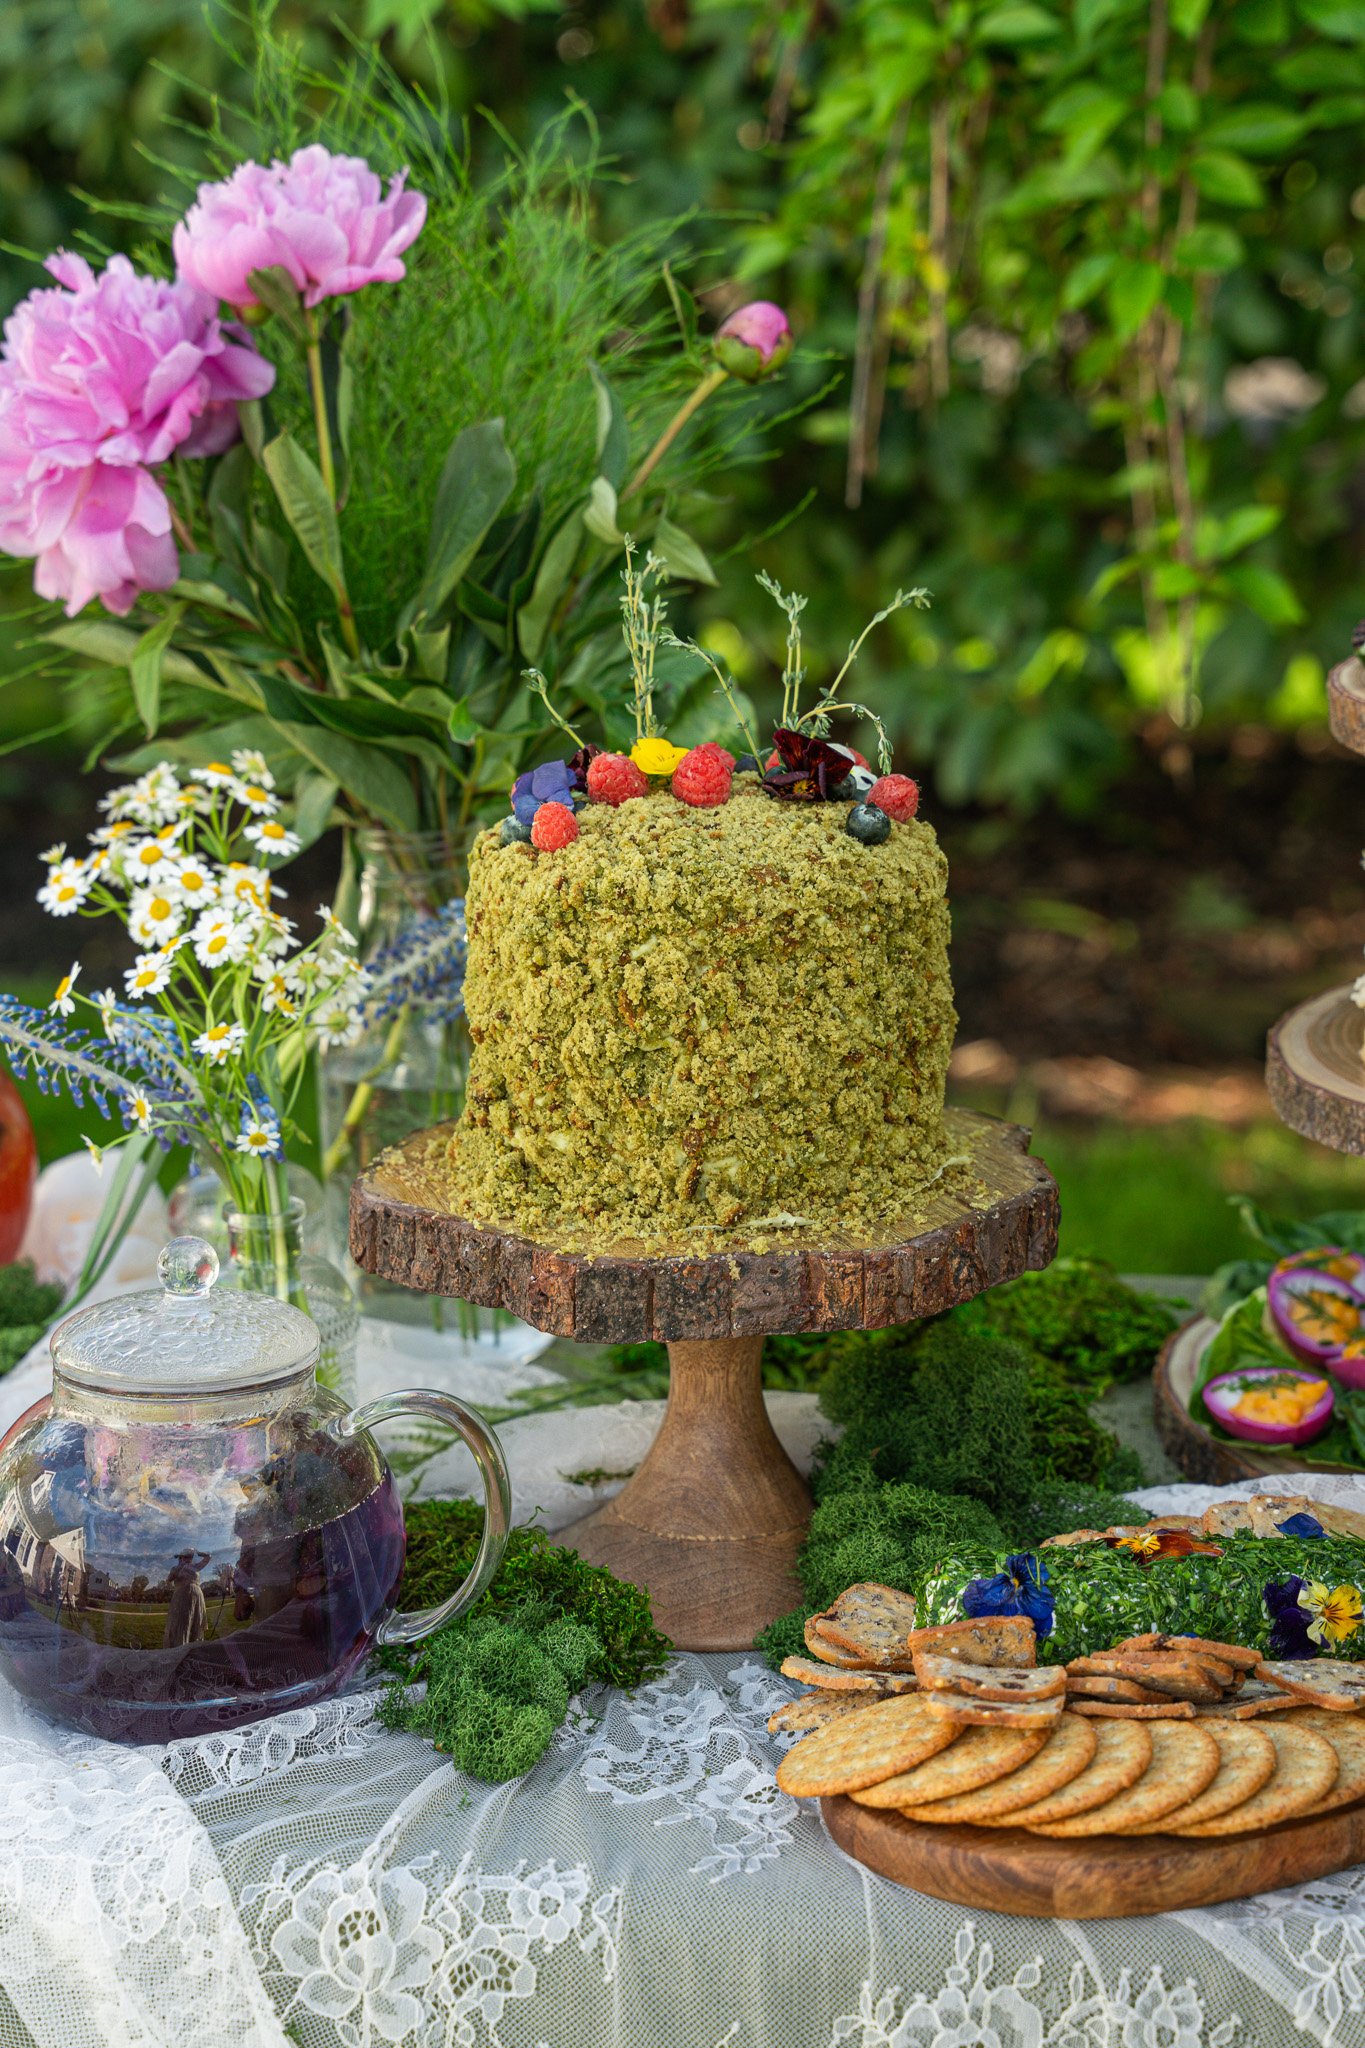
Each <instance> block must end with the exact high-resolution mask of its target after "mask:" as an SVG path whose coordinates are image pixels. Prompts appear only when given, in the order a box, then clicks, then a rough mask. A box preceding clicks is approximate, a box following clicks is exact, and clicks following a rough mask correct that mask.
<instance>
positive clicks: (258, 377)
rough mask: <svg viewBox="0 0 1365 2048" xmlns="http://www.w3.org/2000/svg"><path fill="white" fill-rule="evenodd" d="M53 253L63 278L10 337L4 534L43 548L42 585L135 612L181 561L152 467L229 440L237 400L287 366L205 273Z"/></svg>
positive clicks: (1, 359) (2, 447)
mask: <svg viewBox="0 0 1365 2048" xmlns="http://www.w3.org/2000/svg"><path fill="white" fill-rule="evenodd" d="M47 268H48V270H49V271H50V272H51V273H52V275H53V276H54V277H55V278H56V279H57V287H56V288H54V287H52V286H50V285H47V286H43V287H41V288H40V289H39V290H38V291H34V292H30V293H29V295H28V297H27V298H26V299H25V300H24V301H23V303H22V304H21V305H19V306H17V307H16V308H15V310H14V312H13V313H12V314H11V315H10V317H9V319H8V320H7V321H6V322H5V330H4V332H5V340H4V347H3V350H0V548H3V549H4V550H5V552H6V553H7V554H11V555H19V556H22V557H27V558H36V562H37V567H36V569H35V571H34V578H33V581H34V587H35V589H36V590H37V591H38V593H39V595H40V596H42V597H55V598H60V599H62V600H63V601H64V602H65V605H66V609H67V612H68V614H72V613H75V612H78V611H79V610H80V609H81V607H82V606H83V605H85V604H88V603H89V601H90V599H91V598H92V597H99V598H101V599H103V601H104V604H105V605H106V607H107V608H108V610H110V611H117V612H126V611H127V610H128V609H129V607H130V605H131V604H132V603H133V601H134V599H135V598H136V597H137V594H138V592H139V590H164V589H165V588H166V587H167V585H168V584H171V583H173V582H174V581H175V579H176V576H177V574H178V562H177V558H176V552H175V543H174V542H173V540H172V539H171V537H170V536H171V517H170V507H169V505H168V503H167V501H166V496H165V493H164V492H163V490H162V489H161V486H160V484H158V483H157V482H156V480H155V478H154V477H153V476H152V475H151V473H150V469H151V466H152V465H154V464H156V463H160V462H164V461H165V460H166V458H167V456H169V455H171V454H172V453H173V452H174V451H175V450H176V449H177V448H179V449H183V450H184V451H185V452H186V453H190V454H207V453H210V452H215V451H216V450H218V449H221V448H225V447H226V446H227V445H228V443H229V441H230V440H231V439H232V438H233V437H234V435H235V433H236V431H237V417H236V401H237V400H239V399H246V398H260V397H262V396H263V395H264V393H265V392H267V391H268V390H269V389H270V387H271V385H272V384H273V383H274V381H275V372H274V369H273V367H272V366H271V364H269V363H267V362H266V361H265V360H264V358H263V357H261V356H259V355H257V353H256V351H255V350H254V349H253V348H251V347H250V346H249V345H248V344H247V343H246V342H245V341H244V340H239V339H235V338H233V337H232V335H231V333H230V331H229V330H228V329H226V328H224V326H223V324H222V322H221V321H220V320H219V319H218V316H217V313H216V310H215V308H214V305H213V303H212V301H211V300H209V299H206V298H204V297H203V295H202V294H201V293H200V292H197V291H195V290H194V289H193V287H192V286H190V285H187V284H169V283H167V282H166V281H165V280H164V279H161V278H155V277H142V276H140V275H139V274H138V273H137V271H135V270H134V269H133V267H132V265H131V263H129V261H128V259H127V257H126V256H115V257H113V258H112V259H111V261H110V262H109V264H108V265H107V267H106V268H105V269H104V270H103V271H102V272H101V273H100V274H99V276H98V277H97V276H96V275H95V273H94V272H93V271H92V270H91V268H90V266H89V264H88V263H87V262H85V260H84V259H83V258H82V257H79V256H70V255H67V254H65V253H64V252H61V251H59V252H58V254H57V255H55V256H53V257H51V258H49V260H48V264H47Z"/></svg>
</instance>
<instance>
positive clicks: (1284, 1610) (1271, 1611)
mask: <svg viewBox="0 0 1365 2048" xmlns="http://www.w3.org/2000/svg"><path fill="white" fill-rule="evenodd" d="M1303 1590H1304V1582H1303V1580H1302V1579H1299V1578H1287V1579H1270V1580H1268V1581H1267V1582H1266V1585H1265V1588H1264V1590H1263V1591H1262V1594H1261V1598H1262V1600H1263V1601H1264V1602H1265V1611H1266V1613H1267V1614H1268V1615H1269V1616H1270V1654H1271V1656H1272V1657H1316V1656H1317V1655H1318V1645H1317V1644H1316V1643H1315V1642H1314V1641H1313V1639H1312V1637H1311V1636H1310V1635H1309V1633H1308V1625H1309V1623H1310V1622H1311V1621H1312V1619H1313V1617H1312V1614H1311V1613H1310V1611H1309V1610H1308V1609H1307V1608H1306V1607H1301V1606H1300V1605H1299V1595H1300V1593H1302V1592H1303Z"/></svg>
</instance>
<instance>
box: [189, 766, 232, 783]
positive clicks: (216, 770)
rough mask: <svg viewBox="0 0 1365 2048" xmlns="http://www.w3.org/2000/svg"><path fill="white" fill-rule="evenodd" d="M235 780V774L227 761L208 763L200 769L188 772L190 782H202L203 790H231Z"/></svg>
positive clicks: (192, 769)
mask: <svg viewBox="0 0 1365 2048" xmlns="http://www.w3.org/2000/svg"><path fill="white" fill-rule="evenodd" d="M236 780H237V776H236V773H235V771H234V769H233V767H232V764H231V763H230V762H228V761H208V762H206V763H205V765H204V766H203V767H202V768H191V770H190V781H191V782H202V783H203V785H204V787H205V789H231V787H232V785H233V783H234V782H235V781H236Z"/></svg>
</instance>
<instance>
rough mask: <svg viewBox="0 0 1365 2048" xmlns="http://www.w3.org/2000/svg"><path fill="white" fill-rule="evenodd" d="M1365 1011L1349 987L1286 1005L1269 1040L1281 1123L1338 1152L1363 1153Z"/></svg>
mask: <svg viewBox="0 0 1365 2048" xmlns="http://www.w3.org/2000/svg"><path fill="white" fill-rule="evenodd" d="M1362 750H1363V751H1365V748H1363V749H1362ZM1363 1042H1365V1012H1362V1011H1361V1010H1359V1009H1358V1008H1357V1007H1356V1005H1355V1004H1354V1003H1353V1002H1352V1001H1351V991H1350V989H1349V988H1334V989H1329V990H1328V991H1327V993H1326V994H1325V995H1321V996H1313V997H1312V998H1310V1000H1309V1001H1308V1002H1306V1003H1299V1004H1298V1005H1297V1006H1296V1008H1294V1009H1292V1010H1287V1011H1286V1012H1285V1014H1284V1016H1283V1017H1281V1019H1280V1021H1279V1023H1278V1024H1276V1025H1275V1026H1274V1027H1273V1029H1272V1030H1271V1033H1270V1037H1269V1039H1268V1041H1267V1044H1266V1062H1265V1079H1266V1087H1267V1089H1268V1090H1269V1092H1270V1100H1271V1102H1272V1103H1273V1104H1274V1107H1275V1113H1276V1115H1277V1116H1278V1117H1279V1118H1280V1120H1281V1122H1282V1123H1286V1124H1288V1125H1289V1128H1290V1129H1291V1130H1293V1131H1299V1132H1301V1133H1302V1135H1303V1136H1304V1137H1305V1138H1316V1139H1317V1141H1318V1142H1319V1144H1322V1145H1330V1146H1332V1148H1333V1149H1334V1150H1335V1151H1337V1152H1355V1153H1365V1058H1362V1056H1361V1047H1362V1043H1363Z"/></svg>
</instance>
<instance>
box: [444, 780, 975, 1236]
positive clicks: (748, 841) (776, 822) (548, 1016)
mask: <svg viewBox="0 0 1365 2048" xmlns="http://www.w3.org/2000/svg"><path fill="white" fill-rule="evenodd" d="M846 817H847V808H846V806H844V805H842V804H837V803H827V802H822V803H782V802H778V801H775V800H774V798H773V797H772V795H771V794H768V793H766V792H764V791H763V790H762V789H761V787H760V785H759V782H758V780H757V778H756V777H755V776H752V775H740V776H738V777H736V779H735V782H734V788H733V792H732V794H731V795H730V798H729V801H728V802H725V803H723V804H720V805H718V806H716V807H715V808H709V809H702V808H695V807H693V806H692V805H689V804H686V803H682V802H680V801H679V800H678V799H677V797H675V796H674V795H673V794H672V793H671V791H670V790H669V789H667V788H666V787H660V786H657V785H655V786H651V788H650V790H649V793H648V794H647V795H644V796H639V797H635V798H633V799H631V800H630V801H628V802H624V803H621V804H619V805H617V806H613V805H612V804H610V803H600V804H599V803H592V804H588V805H587V806H586V807H585V808H583V809H582V810H581V811H580V812H579V815H578V821H577V822H578V826H579V831H578V835H577V837H576V838H575V839H574V840H573V842H572V844H570V845H567V846H565V847H563V848H561V849H559V850H557V851H556V852H555V853H554V854H553V856H552V857H547V856H545V855H542V854H539V853H537V852H536V851H535V849H534V848H533V847H532V846H531V845H529V844H526V843H524V842H516V841H514V842H513V843H511V844H507V845H504V844H502V843H501V839H500V835H499V833H498V832H497V831H496V830H494V831H487V832H484V833H482V834H481V835H480V837H479V838H478V840H477V841H476V843H475V845H474V849H473V853H472V857H471V861H470V880H469V892H468V898H467V906H466V908H467V919H468V934H469V943H468V961H467V968H466V976H465V1008H466V1012H467V1015H468V1019H469V1028H470V1035H471V1037H472V1039H473V1044H474V1051H473V1058H472V1063H471V1067H470V1075H469V1089H468V1095H467V1099H466V1106H465V1111H464V1114H463V1116H462V1117H461V1119H460V1122H459V1124H458V1126H457V1128H456V1130H455V1133H454V1135H453V1136H452V1138H451V1140H450V1169H451V1172H450V1182H449V1187H450V1200H451V1207H452V1209H454V1210H455V1212H456V1213H458V1214H461V1215H465V1216H468V1217H470V1218H471V1219H473V1220H475V1221H477V1222H480V1223H484V1224H492V1225H496V1226H499V1227H502V1228H505V1229H508V1230H513V1231H516V1232H518V1233H521V1234H524V1235H526V1236H529V1237H531V1238H534V1239H537V1240H539V1241H543V1242H546V1243H553V1244H555V1245H558V1246H560V1247H562V1248H563V1249H566V1250H584V1251H594V1250H606V1249H609V1248H611V1247H613V1246H618V1245H619V1246H629V1247H630V1248H632V1249H637V1250H640V1251H645V1252H666V1251H689V1252H691V1251H698V1252H704V1251H716V1250H721V1249H726V1248H736V1249H739V1248H749V1249H756V1250H764V1249H767V1248H769V1247H770V1246H773V1245H776V1244H793V1243H800V1242H811V1243H816V1242H819V1243H824V1244H830V1243H834V1244H838V1243H857V1242H867V1241H876V1240H877V1239H879V1238H882V1239H884V1238H885V1236H886V1234H887V1231H888V1229H889V1228H890V1227H891V1226H892V1225H893V1224H894V1222H895V1219H896V1218H897V1217H898V1216H902V1215H905V1214H907V1213H910V1212H911V1211H912V1210H913V1206H914V1201H915V1197H916V1194H917V1193H918V1192H920V1191H922V1190H923V1189H924V1187H925V1185H926V1183H928V1182H929V1181H930V1180H931V1179H933V1177H934V1176H935V1175H936V1174H938V1173H939V1172H940V1171H941V1170H942V1169H943V1167H944V1164H945V1157H946V1144H945V1138H944V1127H943V1092H944V1084H945V1080H946V1076H947V1070H948V1056H949V1053H950V1051H951V1049H952V1043H953V1031H954V1027H955V1024H956V1021H957V1020H956V1015H955V1012H954V1010H953V1002H952V988H951V984H950V982H949V976H948V904H947V863H946V862H945V860H944V857H943V854H942V852H941V851H940V849H939V845H938V841H937V839H936V837H935V835H934V832H933V830H932V828H931V827H930V826H928V825H925V824H922V823H921V822H919V821H918V820H917V819H916V820H913V821H910V822H906V823H900V824H897V825H895V826H894V828H893V829H892V831H891V833H890V836H889V838H887V839H886V841H885V842H884V843H882V844H880V845H863V844H860V843H859V842H858V841H857V840H856V839H855V838H853V837H852V836H851V835H850V833H849V832H848V831H847V830H846V829H845V820H846Z"/></svg>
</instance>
